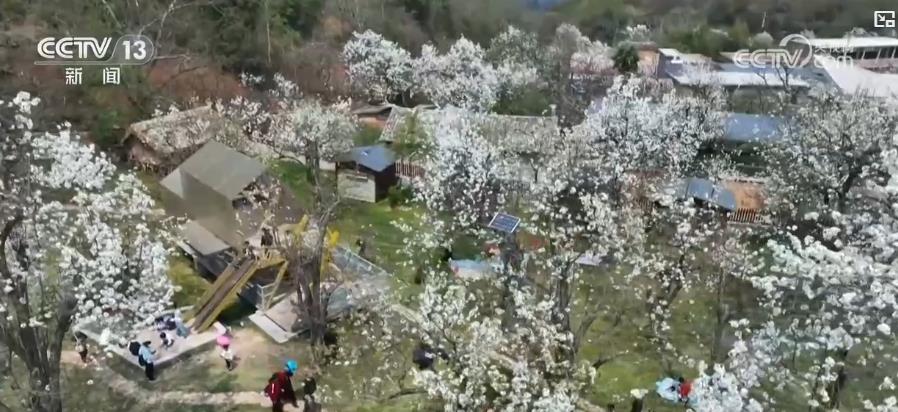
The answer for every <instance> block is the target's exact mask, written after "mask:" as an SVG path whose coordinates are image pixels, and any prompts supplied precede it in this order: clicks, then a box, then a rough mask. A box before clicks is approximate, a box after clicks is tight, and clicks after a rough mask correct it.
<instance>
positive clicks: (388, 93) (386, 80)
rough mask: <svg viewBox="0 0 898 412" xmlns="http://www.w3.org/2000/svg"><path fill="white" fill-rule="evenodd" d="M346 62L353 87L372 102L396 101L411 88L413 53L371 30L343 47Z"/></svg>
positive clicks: (357, 36)
mask: <svg viewBox="0 0 898 412" xmlns="http://www.w3.org/2000/svg"><path fill="white" fill-rule="evenodd" d="M343 59H344V60H345V61H346V65H347V66H348V71H349V80H350V82H351V83H352V86H353V88H354V89H355V90H356V91H357V92H360V93H361V94H363V95H365V96H367V97H368V99H370V100H371V101H374V102H384V101H391V100H394V99H395V98H396V97H397V96H402V95H403V94H404V93H405V92H406V91H408V90H409V88H410V87H411V85H412V68H413V59H412V56H411V54H410V53H409V52H408V51H407V50H405V49H403V48H402V47H400V46H399V45H398V44H396V43H394V42H392V41H389V40H387V39H384V38H383V36H381V35H380V34H377V33H375V32H373V31H371V30H366V31H365V32H364V33H358V32H356V33H353V35H352V39H351V40H349V41H348V42H346V44H345V45H344V46H343Z"/></svg>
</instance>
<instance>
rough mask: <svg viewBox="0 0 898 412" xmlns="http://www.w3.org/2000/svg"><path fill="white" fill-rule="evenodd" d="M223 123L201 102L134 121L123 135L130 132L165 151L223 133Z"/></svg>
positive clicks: (168, 152)
mask: <svg viewBox="0 0 898 412" xmlns="http://www.w3.org/2000/svg"><path fill="white" fill-rule="evenodd" d="M225 125H226V122H225V121H224V119H223V118H222V117H221V116H220V115H219V114H218V113H217V112H215V111H214V110H213V109H212V108H211V106H202V107H198V108H195V109H190V110H183V111H179V112H174V113H169V114H166V115H164V116H159V117H154V118H152V119H149V120H144V121H142V122H137V123H134V124H132V125H131V126H130V127H129V128H128V132H127V133H126V134H125V138H128V137H131V136H133V137H135V138H136V139H138V140H140V142H141V143H143V144H144V145H146V146H147V147H149V148H150V149H152V150H153V151H155V152H156V153H157V154H161V155H164V154H171V153H173V152H176V151H179V150H184V149H188V148H190V147H193V146H197V145H200V144H203V143H205V142H207V141H209V140H210V139H212V138H213V137H215V136H216V135H217V134H219V133H222V132H223V131H224V129H225Z"/></svg>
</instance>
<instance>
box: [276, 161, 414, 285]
mask: <svg viewBox="0 0 898 412" xmlns="http://www.w3.org/2000/svg"><path fill="white" fill-rule="evenodd" d="M272 170H274V171H275V173H276V174H277V175H278V176H279V177H280V178H281V180H282V181H283V182H284V183H285V184H286V185H287V186H288V187H289V188H290V189H291V190H293V192H294V193H295V194H296V198H297V200H298V202H299V203H300V205H299V206H300V207H302V208H305V209H308V208H309V207H310V205H311V202H312V199H311V196H310V194H311V193H312V185H311V184H310V183H309V180H308V179H309V178H308V169H307V168H306V167H305V166H303V165H301V164H298V163H295V162H287V161H282V162H278V163H275V164H274V165H273V166H272ZM324 176H325V178H326V181H325V182H324V184H323V185H322V186H323V187H324V188H326V189H332V188H333V186H332V181H333V175H332V174H331V173H328V172H325V173H324ZM421 215H422V213H421V210H420V208H419V207H418V206H417V205H415V204H411V203H410V204H405V205H401V206H398V207H396V208H391V207H390V205H389V202H387V201H381V202H378V203H367V202H361V201H356V200H352V199H343V200H341V204H340V206H339V208H338V211H337V215H336V217H335V219H334V221H333V225H332V227H333V228H334V229H336V230H337V231H339V233H340V243H341V244H343V245H345V246H348V247H349V248H350V249H351V250H353V251H354V252H358V247H357V246H356V242H357V241H358V240H359V239H363V240H364V241H365V243H366V244H367V251H366V252H365V256H364V257H365V258H367V259H369V260H371V261H372V263H374V264H376V265H378V266H380V267H382V268H383V269H384V270H386V271H388V272H390V273H391V274H393V280H394V286H395V290H394V292H395V293H397V294H398V295H399V296H400V297H401V299H402V300H403V301H406V302H409V298H410V297H411V296H415V295H417V294H418V293H419V292H420V290H421V289H420V286H418V285H415V284H414V282H413V280H414V272H415V268H414V267H412V266H411V265H410V264H408V260H409V258H408V257H407V256H405V255H404V254H403V253H402V252H401V249H402V248H403V246H404V243H405V241H406V234H405V233H403V232H402V231H401V230H400V229H399V228H398V227H397V226H395V224H394V222H402V223H404V224H407V225H409V226H410V227H412V228H413V229H414V230H420V229H421V228H422V224H421Z"/></svg>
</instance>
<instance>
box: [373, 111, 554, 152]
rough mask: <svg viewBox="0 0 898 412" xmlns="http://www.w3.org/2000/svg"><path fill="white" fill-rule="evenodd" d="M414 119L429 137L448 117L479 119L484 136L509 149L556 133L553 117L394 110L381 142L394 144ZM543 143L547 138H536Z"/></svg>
mask: <svg viewBox="0 0 898 412" xmlns="http://www.w3.org/2000/svg"><path fill="white" fill-rule="evenodd" d="M413 113H414V114H415V115H416V116H417V120H418V122H419V125H420V127H422V128H423V130H424V131H425V132H426V133H428V134H432V132H433V129H434V128H436V127H437V125H438V124H439V122H440V121H441V120H443V119H445V118H447V117H448V116H452V115H454V114H461V116H462V117H464V116H479V125H480V127H481V131H482V132H483V134H484V136H486V137H487V138H490V139H491V140H494V141H495V142H502V143H505V144H508V145H511V146H522V147H523V146H527V147H530V146H532V139H531V138H532V137H533V136H550V135H555V134H557V133H558V126H557V119H556V118H555V117H554V116H512V115H502V114H495V113H489V114H483V115H480V114H472V113H468V112H465V111H463V110H461V109H457V108H442V109H433V110H431V109H429V108H415V109H407V108H396V109H393V111H392V112H390V118H389V119H387V124H386V126H385V127H384V130H383V133H382V134H381V138H380V140H381V141H384V142H394V141H396V140H398V139H399V138H400V136H399V134H400V133H402V128H403V126H404V125H405V124H406V121H407V119H409V118H410V117H411V116H412V114H413ZM537 140H540V141H545V140H547V139H537Z"/></svg>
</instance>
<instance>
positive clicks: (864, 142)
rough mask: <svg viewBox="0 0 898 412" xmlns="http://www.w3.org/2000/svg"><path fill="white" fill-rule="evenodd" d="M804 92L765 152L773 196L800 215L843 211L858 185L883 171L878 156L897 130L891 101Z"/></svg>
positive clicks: (894, 111)
mask: <svg viewBox="0 0 898 412" xmlns="http://www.w3.org/2000/svg"><path fill="white" fill-rule="evenodd" d="M809 97H810V99H811V101H810V102H809V103H808V104H804V105H801V106H800V107H798V108H797V110H795V111H794V113H792V114H791V115H790V116H789V119H790V121H789V122H787V123H786V124H785V126H784V132H785V133H784V134H785V136H784V138H783V139H782V141H781V142H780V144H777V145H774V146H773V147H772V148H771V150H770V151H769V153H768V156H769V159H770V163H771V164H772V166H773V171H772V173H771V176H770V181H771V182H770V186H771V190H773V191H774V192H775V196H774V198H775V199H776V200H777V201H778V202H779V203H780V206H781V207H783V208H784V209H786V211H787V212H790V213H791V214H793V215H798V216H796V217H798V218H799V219H800V218H802V217H803V216H801V213H802V211H803V210H811V211H817V212H820V213H823V217H824V218H825V217H826V214H827V213H828V211H830V210H832V211H838V212H841V213H845V212H846V208H847V207H848V205H849V202H850V201H851V200H852V198H853V197H855V196H856V195H857V193H856V192H857V190H858V189H862V186H863V184H864V183H865V182H866V181H867V180H869V179H870V178H874V177H876V176H877V175H880V174H881V173H883V171H882V170H881V163H880V162H879V158H878V157H879V156H880V153H881V152H882V151H883V150H885V148H887V147H888V145H889V144H890V139H891V138H892V136H894V133H895V132H896V130H898V109H896V106H895V105H894V104H893V103H888V102H885V101H880V100H876V99H870V98H867V97H866V96H863V95H843V94H840V93H837V92H835V91H832V90H820V89H815V90H813V91H812V93H811V94H810V96H809ZM796 165H800V167H796ZM820 205H822V206H824V208H823V209H820V210H817V208H818V206H820ZM806 206H807V207H806Z"/></svg>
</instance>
